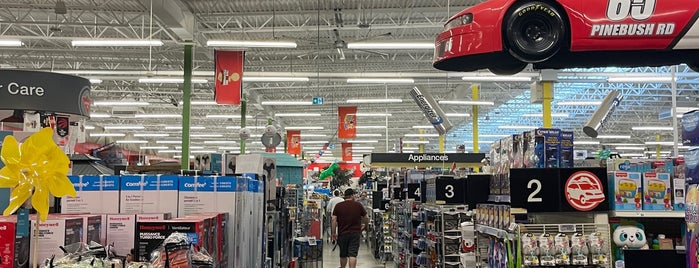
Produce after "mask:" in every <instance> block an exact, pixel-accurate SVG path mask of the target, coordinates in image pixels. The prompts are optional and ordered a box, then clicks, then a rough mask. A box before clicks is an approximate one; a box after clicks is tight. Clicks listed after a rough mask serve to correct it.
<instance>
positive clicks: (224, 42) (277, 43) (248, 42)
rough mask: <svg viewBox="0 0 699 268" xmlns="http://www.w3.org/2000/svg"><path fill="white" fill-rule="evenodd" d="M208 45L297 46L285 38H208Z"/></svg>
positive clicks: (240, 46) (242, 46) (250, 46)
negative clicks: (258, 39) (255, 39)
mask: <svg viewBox="0 0 699 268" xmlns="http://www.w3.org/2000/svg"><path fill="white" fill-rule="evenodd" d="M206 46H207V47H239V48H253V47H255V48H296V47H297V46H298V45H297V44H296V42H294V41H284V40H265V41H262V40H260V41H253V40H208V41H206Z"/></svg>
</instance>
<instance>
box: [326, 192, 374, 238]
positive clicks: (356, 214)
mask: <svg viewBox="0 0 699 268" xmlns="http://www.w3.org/2000/svg"><path fill="white" fill-rule="evenodd" d="M333 216H336V217H337V230H338V232H337V235H338V236H340V235H343V234H351V233H361V232H362V217H364V216H366V210H364V206H362V204H361V203H359V202H357V201H353V200H345V201H342V202H340V203H338V204H337V205H335V209H333Z"/></svg>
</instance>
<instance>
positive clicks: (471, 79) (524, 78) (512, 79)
mask: <svg viewBox="0 0 699 268" xmlns="http://www.w3.org/2000/svg"><path fill="white" fill-rule="evenodd" d="M461 80H464V81H469V82H530V81H532V78H531V77H528V76H464V77H461Z"/></svg>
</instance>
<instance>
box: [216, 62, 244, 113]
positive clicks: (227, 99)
mask: <svg viewBox="0 0 699 268" xmlns="http://www.w3.org/2000/svg"><path fill="white" fill-rule="evenodd" d="M244 60H245V51H225V50H216V51H214V62H215V65H216V77H215V80H216V87H215V91H214V97H215V99H216V103H218V104H233V105H240V96H241V95H242V91H243V62H244Z"/></svg>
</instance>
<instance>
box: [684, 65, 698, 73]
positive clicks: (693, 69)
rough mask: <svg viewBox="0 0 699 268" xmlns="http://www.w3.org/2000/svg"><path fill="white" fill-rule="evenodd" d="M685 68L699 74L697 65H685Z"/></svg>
mask: <svg viewBox="0 0 699 268" xmlns="http://www.w3.org/2000/svg"><path fill="white" fill-rule="evenodd" d="M687 66H689V69H692V71H695V72H697V73H699V64H696V63H695V64H687Z"/></svg>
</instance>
